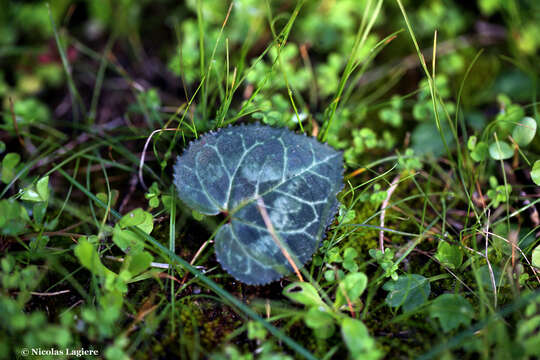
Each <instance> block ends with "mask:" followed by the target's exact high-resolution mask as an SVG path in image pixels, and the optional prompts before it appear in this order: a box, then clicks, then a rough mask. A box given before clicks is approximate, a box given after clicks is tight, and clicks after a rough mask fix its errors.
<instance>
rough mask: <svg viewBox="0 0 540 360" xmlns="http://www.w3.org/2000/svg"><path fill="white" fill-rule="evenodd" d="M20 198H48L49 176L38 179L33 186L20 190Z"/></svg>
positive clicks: (36, 200) (40, 199) (37, 200)
mask: <svg viewBox="0 0 540 360" xmlns="http://www.w3.org/2000/svg"><path fill="white" fill-rule="evenodd" d="M21 200H26V201H32V202H41V201H47V200H49V177H48V176H45V177H43V178H41V179H39V180H38V181H37V183H36V185H35V187H34V186H30V187H28V188H26V189H24V190H22V195H21Z"/></svg>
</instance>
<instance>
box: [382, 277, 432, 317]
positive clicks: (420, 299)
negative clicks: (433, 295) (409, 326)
mask: <svg viewBox="0 0 540 360" xmlns="http://www.w3.org/2000/svg"><path fill="white" fill-rule="evenodd" d="M383 289H384V290H386V291H388V295H386V300H385V302H386V304H387V305H388V306H390V307H393V308H400V307H401V308H402V309H403V311H405V312H409V311H413V310H416V309H417V308H419V307H420V306H422V305H424V304H425V303H426V302H427V300H428V297H429V294H430V292H431V286H430V285H429V280H428V279H426V278H425V277H424V276H422V275H418V274H406V275H401V276H399V277H398V279H397V280H390V281H387V282H386V283H385V284H384V285H383Z"/></svg>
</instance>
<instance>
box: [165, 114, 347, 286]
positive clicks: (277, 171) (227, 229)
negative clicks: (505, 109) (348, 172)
mask: <svg viewBox="0 0 540 360" xmlns="http://www.w3.org/2000/svg"><path fill="white" fill-rule="evenodd" d="M174 179H175V180H174V182H175V185H176V187H177V189H178V194H179V197H180V199H182V200H183V201H184V202H185V203H186V204H188V205H189V206H191V207H192V208H194V209H195V210H197V211H199V212H200V213H203V214H207V215H215V214H218V213H220V212H221V213H224V214H230V216H231V218H230V221H229V223H227V224H225V225H224V226H222V227H221V228H220V229H219V231H218V232H217V234H216V237H215V242H216V245H215V252H216V255H217V258H218V260H219V262H220V263H221V265H222V266H223V268H224V269H225V270H227V271H228V272H229V273H230V274H231V275H233V276H234V277H235V278H237V279H238V280H240V281H243V282H245V283H248V284H266V283H268V282H271V281H274V280H277V279H279V278H281V277H283V276H284V275H285V274H287V273H290V272H291V271H292V266H291V264H290V262H289V260H287V258H286V256H285V255H284V254H285V253H286V254H287V255H289V256H290V258H292V259H293V261H295V262H296V264H297V266H298V267H301V265H303V264H305V263H306V262H307V261H308V260H309V259H310V258H311V256H312V255H313V253H314V252H315V250H316V249H317V247H318V245H319V242H320V240H321V238H322V237H323V236H324V233H325V230H326V227H327V226H328V225H329V224H330V222H331V221H332V219H333V217H334V214H335V213H336V211H337V205H338V201H337V199H336V195H337V193H338V192H339V191H340V190H341V188H342V187H343V161H342V154H341V153H340V152H338V151H336V150H334V149H332V148H330V147H329V146H327V145H324V144H321V143H319V142H317V141H316V140H315V139H314V138H311V137H306V136H302V135H297V134H295V133H293V132H291V131H289V130H288V129H276V128H271V127H267V126H261V125H247V126H239V127H229V128H227V129H221V130H219V131H218V132H215V133H209V134H206V135H205V136H203V137H201V138H200V139H199V140H197V141H193V142H192V143H191V144H190V146H189V148H188V150H187V151H186V152H185V153H184V154H183V155H182V156H180V157H179V158H178V160H177V162H176V164H175V166H174ZM265 212H267V213H268V216H267V217H266V216H265V215H266V214H265ZM265 220H266V222H265ZM268 222H269V223H271V224H272V227H273V228H274V229H275V231H271V230H269V227H268V226H267V223H268Z"/></svg>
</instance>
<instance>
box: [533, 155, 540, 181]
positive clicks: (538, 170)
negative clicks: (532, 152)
mask: <svg viewBox="0 0 540 360" xmlns="http://www.w3.org/2000/svg"><path fill="white" fill-rule="evenodd" d="M531 179H532V181H533V182H534V183H535V184H536V185H538V186H540V160H536V161H535V162H534V165H533V167H532V169H531Z"/></svg>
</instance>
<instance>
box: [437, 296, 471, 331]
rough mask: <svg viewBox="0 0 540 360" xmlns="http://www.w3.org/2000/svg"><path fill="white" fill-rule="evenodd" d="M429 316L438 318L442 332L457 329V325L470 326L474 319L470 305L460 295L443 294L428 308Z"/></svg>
mask: <svg viewBox="0 0 540 360" xmlns="http://www.w3.org/2000/svg"><path fill="white" fill-rule="evenodd" d="M429 315H430V316H431V317H432V318H438V319H439V323H440V324H441V327H442V329H443V331H444V332H448V331H451V330H454V329H457V328H458V327H459V325H461V324H463V325H470V323H471V319H472V318H473V317H474V310H473V307H472V306H471V304H470V303H469V302H468V301H467V300H466V299H465V298H464V297H463V296H461V295H458V294H443V295H441V296H439V297H438V298H436V299H435V300H434V301H433V303H432V304H431V306H430V309H429Z"/></svg>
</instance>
